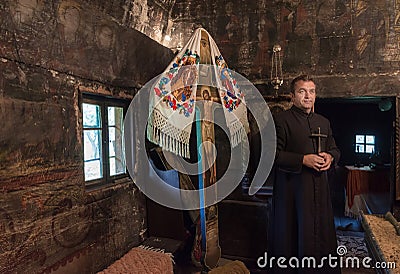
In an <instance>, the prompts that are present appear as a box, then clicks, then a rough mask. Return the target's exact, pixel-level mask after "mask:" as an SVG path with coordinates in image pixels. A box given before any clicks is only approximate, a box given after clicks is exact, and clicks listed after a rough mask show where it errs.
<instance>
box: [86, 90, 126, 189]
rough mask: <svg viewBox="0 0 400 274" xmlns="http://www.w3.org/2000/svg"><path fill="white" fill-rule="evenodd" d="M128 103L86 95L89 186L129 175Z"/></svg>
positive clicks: (87, 180)
mask: <svg viewBox="0 0 400 274" xmlns="http://www.w3.org/2000/svg"><path fill="white" fill-rule="evenodd" d="M126 106H127V104H126V103H125V101H122V102H121V101H117V100H112V99H108V98H99V97H92V96H84V99H83V104H82V116H83V117H82V123H83V148H84V151H83V156H84V171H85V182H86V184H87V185H92V184H104V183H111V182H112V181H113V180H114V179H118V178H120V177H122V176H125V175H126V163H125V145H124V113H125V109H126Z"/></svg>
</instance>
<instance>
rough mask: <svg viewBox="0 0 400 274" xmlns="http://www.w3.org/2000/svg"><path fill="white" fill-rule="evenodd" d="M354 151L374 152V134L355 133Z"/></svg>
mask: <svg viewBox="0 0 400 274" xmlns="http://www.w3.org/2000/svg"><path fill="white" fill-rule="evenodd" d="M355 150H356V153H374V151H375V135H358V134H357V135H356V147H355Z"/></svg>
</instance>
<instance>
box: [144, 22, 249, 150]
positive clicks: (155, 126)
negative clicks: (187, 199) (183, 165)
mask: <svg viewBox="0 0 400 274" xmlns="http://www.w3.org/2000/svg"><path fill="white" fill-rule="evenodd" d="M202 31H203V32H205V33H206V34H207V35H208V38H209V42H210V49H211V57H212V58H211V59H212V60H211V64H212V69H211V71H212V73H213V74H214V75H211V76H209V77H212V79H216V83H215V84H216V87H217V89H218V93H219V96H220V99H221V102H222V104H223V106H224V107H223V109H224V113H225V117H226V123H227V126H228V128H229V132H230V135H231V145H232V147H235V146H237V145H238V144H239V143H240V142H241V141H242V140H243V138H246V134H247V133H248V131H249V125H248V121H247V110H246V105H245V101H244V94H243V93H242V91H241V90H240V88H239V86H238V85H237V83H236V80H235V79H234V78H233V77H232V72H231V71H230V70H229V69H228V67H227V64H226V63H225V60H224V59H223V57H222V55H221V53H220V51H219V49H218V47H217V45H216V44H215V42H214V40H213V39H212V37H211V36H210V35H209V33H208V32H207V31H206V30H204V29H202V28H199V29H197V30H196V31H195V32H194V34H193V36H192V37H191V38H190V39H189V41H188V42H187V44H186V45H185V46H184V47H183V48H182V50H181V51H180V52H179V53H178V54H177V56H176V57H175V60H173V61H172V62H171V63H170V65H169V66H168V67H167V68H166V70H165V71H164V72H163V73H162V74H161V75H160V77H159V79H158V80H157V82H156V84H155V86H154V87H153V88H152V90H151V91H150V114H149V120H148V126H147V138H148V139H149V140H150V141H151V142H153V143H155V144H158V145H159V146H160V147H162V148H164V149H165V150H167V151H170V152H173V153H175V154H177V155H180V156H182V157H186V158H189V157H190V153H189V138H190V131H191V128H192V127H191V124H192V122H193V119H194V117H195V115H194V114H195V103H196V90H197V85H198V84H199V83H198V79H199V78H198V76H199V64H200V55H199V54H200V40H201V32H202ZM228 112H232V113H233V114H235V115H227V113H228Z"/></svg>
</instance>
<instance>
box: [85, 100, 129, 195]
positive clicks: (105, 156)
mask: <svg viewBox="0 0 400 274" xmlns="http://www.w3.org/2000/svg"><path fill="white" fill-rule="evenodd" d="M85 103H86V104H94V105H98V106H100V119H101V157H100V158H101V160H102V169H103V174H102V177H101V178H98V179H93V180H87V181H86V179H85V154H84V149H85V147H84V146H85V143H84V133H85V128H84V126H83V104H85ZM80 107H81V110H82V113H81V119H82V135H81V138H82V139H81V140H82V149H83V153H82V161H83V180H84V183H85V187H86V188H88V189H91V188H97V187H103V186H108V185H110V184H114V183H115V182H116V181H117V180H119V179H122V178H126V177H128V176H129V175H128V170H127V168H126V156H125V172H124V173H122V174H117V175H113V176H111V175H110V174H111V172H110V150H109V127H110V126H109V123H108V107H121V108H122V109H123V119H125V116H126V112H127V110H128V107H129V101H128V100H124V99H117V98H113V97H106V96H101V95H93V94H90V93H82V103H81V105H80ZM122 138H124V136H122Z"/></svg>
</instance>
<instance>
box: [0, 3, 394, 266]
mask: <svg viewBox="0 0 400 274" xmlns="http://www.w3.org/2000/svg"><path fill="white" fill-rule="evenodd" d="M399 14H400V3H399V1H397V0H391V1H383V0H378V1H362V0H359V1H343V0H334V1H322V0H319V1H311V0H302V1H297V0H280V1H275V0H257V1H245V0H215V1H199V0H142V1H136V0H135V1H133V0H125V1H117V0H112V1H106V0H99V1H94V0H89V1H83V0H55V1H51V3H48V2H47V1H41V0H18V1H3V2H2V3H0V26H1V28H0V118H1V119H0V120H1V121H2V124H1V125H2V126H1V128H0V165H1V169H0V205H1V206H0V272H3V271H5V272H18V271H25V272H32V273H36V272H43V271H45V272H46V271H47V272H54V271H57V269H58V270H59V269H60V267H61V266H62V265H65V264H67V265H72V267H76V268H77V269H80V270H81V271H83V272H95V271H98V270H100V269H102V268H104V267H105V266H107V264H109V263H111V262H112V261H114V260H115V259H117V258H118V257H120V256H121V255H122V254H124V253H125V252H126V251H127V250H129V248H130V247H132V246H134V245H137V244H138V243H139V242H140V241H141V240H143V238H144V237H145V235H146V208H145V201H144V197H143V195H142V194H141V193H140V192H139V191H138V190H137V188H136V187H135V186H134V184H133V183H132V182H131V181H129V180H128V181H125V182H121V183H119V184H116V185H114V186H112V187H108V188H106V189H100V190H93V191H87V190H86V189H85V185H84V179H83V160H82V158H83V156H82V150H83V149H82V147H83V144H82V138H81V136H82V128H81V127H82V125H81V123H82V121H81V109H80V104H81V100H82V93H84V92H85V93H91V94H98V95H102V96H105V97H114V98H120V99H126V100H131V99H132V98H133V96H134V94H135V93H136V92H137V91H138V90H139V89H140V87H141V86H142V85H144V84H145V83H146V82H147V81H148V80H150V79H151V78H152V77H154V76H156V75H157V74H158V73H160V72H161V71H162V70H163V69H164V68H165V67H166V66H167V65H168V63H169V62H170V60H172V58H173V56H174V55H173V53H172V51H176V50H177V49H179V47H181V46H182V45H183V44H184V43H185V42H186V40H185V39H188V37H189V36H190V35H191V33H192V31H193V29H194V28H196V27H199V26H202V27H204V28H206V29H207V31H209V33H210V34H211V36H212V37H213V38H214V40H215V41H216V43H217V45H218V47H219V49H220V50H221V53H222V55H223V56H224V58H225V59H226V60H227V63H228V65H229V67H230V68H232V69H234V70H235V71H237V72H239V73H240V74H242V75H244V76H246V77H247V78H248V79H250V80H251V81H252V82H253V83H254V84H255V85H256V86H257V88H259V90H260V91H261V92H262V94H263V95H264V96H265V98H266V99H268V98H271V96H273V94H274V92H275V91H274V90H273V89H272V86H271V85H270V84H269V79H270V71H271V56H272V47H273V45H274V44H276V43H279V44H280V45H281V46H282V48H283V52H282V55H283V72H284V73H283V79H284V84H283V86H282V87H281V88H280V90H279V92H280V94H287V93H288V83H289V80H290V79H291V78H292V77H293V76H295V75H298V74H300V73H310V74H313V75H314V76H315V77H316V79H317V81H318V89H319V90H318V95H319V96H321V97H323V98H331V97H332V98H338V97H339V98H350V97H359V96H397V95H398V87H399V78H398V74H399V69H400V62H399V61H400V48H399V47H400V43H399V37H400V35H399V32H400V20H399V18H400V16H399ZM166 35H168V36H169V37H170V39H171V40H169V39H166ZM162 45H164V46H167V47H168V48H167V47H164V46H162ZM171 49H172V51H171ZM239 191H240V190H239ZM259 198H260V197H258V198H256V199H259ZM235 199H237V198H235ZM241 199H242V200H246V199H247V200H246V201H239V202H238V203H235V204H234V205H233V207H229V206H227V205H226V204H225V205H224V206H225V209H224V208H223V207H224V206H223V207H222V210H225V212H221V216H225V217H226V216H231V211H232V208H237V210H236V211H235V212H236V213H235V214H236V215H237V216H254V214H256V215H257V214H258V215H257V216H259V217H258V219H255V220H254V219H252V220H246V218H241V220H240V222H242V223H243V225H246V222H247V225H248V226H247V227H249V228H250V226H249V223H248V221H249V222H256V223H260V224H261V225H263V226H264V225H266V224H267V223H268V220H267V219H266V218H267V211H268V207H269V202H268V201H267V202H266V203H267V204H266V206H264V207H263V208H262V209H260V207H251V206H249V203H248V202H249V199H250V198H248V197H245V198H243V197H242V198H241ZM261 199H264V198H261ZM232 200H233V199H232ZM257 202H260V200H258V201H257ZM264 202H265V200H264ZM240 203H242V204H243V203H244V204H245V205H246V207H245V208H244V209H243V208H242V209H240V207H239V206H237V205H238V204H240ZM264 205H265V204H264ZM241 210H242V211H241ZM260 210H261V211H262V213H260ZM394 211H395V212H397V213H396V214H395V216H399V212H400V206H397V207H395V208H394ZM257 212H258V213H257ZM242 213H243V214H244V215H241V214H242ZM224 214H225V215H224ZM228 221H229V219H228V218H226V222H225V223H224V225H223V226H221V228H222V229H226V230H225V231H226V233H225V234H224V235H225V236H224V235H222V236H221V237H222V241H221V243H222V245H224V244H225V247H227V248H228V249H229V252H231V253H232V255H234V254H233V253H234V249H235V246H234V245H232V243H231V242H230V240H231V238H232V237H233V236H231V235H230V234H229V233H231V232H232V231H231V230H230V229H231V228H232V227H237V226H240V225H241V224H240V222H239V223H237V222H236V223H235V222H232V224H230V223H229V222H228ZM224 227H225V228H224ZM242 234H243V235H246V236H245V237H248V238H247V239H248V240H246V241H245V240H243V239H239V238H238V240H239V241H240V240H243V244H246V245H248V250H249V251H248V252H247V251H246V249H242V250H241V252H242V254H239V255H241V256H243V257H246V256H249V254H251V252H252V251H251V245H252V243H257V241H258V240H257V239H259V238H257V239H256V238H254V237H253V236H254V235H256V234H251V233H250V232H249V233H248V234H246V233H242ZM224 237H225V238H224ZM234 237H239V236H237V235H234ZM251 237H253V238H252V239H250V238H251ZM225 239H226V241H225V242H224V240H225ZM260 248H261V247H260ZM225 250H226V249H225ZM236 255H237V254H236ZM254 256H256V255H254Z"/></svg>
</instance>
